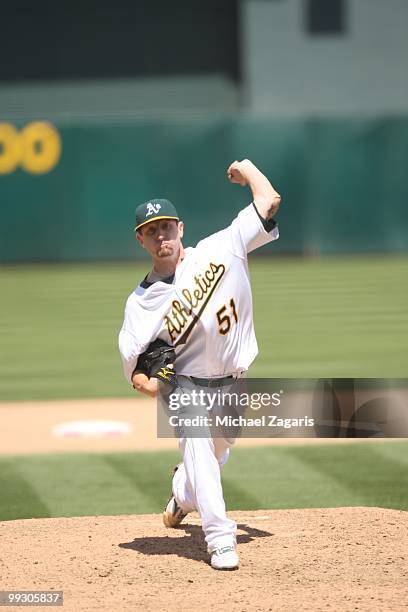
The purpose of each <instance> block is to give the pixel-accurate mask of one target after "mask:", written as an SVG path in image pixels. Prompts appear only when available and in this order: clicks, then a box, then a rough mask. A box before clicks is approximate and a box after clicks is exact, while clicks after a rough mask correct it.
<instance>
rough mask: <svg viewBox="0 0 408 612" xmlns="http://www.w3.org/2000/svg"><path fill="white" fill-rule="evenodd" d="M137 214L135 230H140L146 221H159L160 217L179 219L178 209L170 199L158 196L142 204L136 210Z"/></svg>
mask: <svg viewBox="0 0 408 612" xmlns="http://www.w3.org/2000/svg"><path fill="white" fill-rule="evenodd" d="M135 215H136V227H135V231H137V230H139V229H140V228H141V227H142V226H143V225H146V223H150V221H157V220H158V219H176V220H177V221H178V220H179V216H178V214H177V210H176V209H175V208H174V206H173V204H172V203H171V202H170V200H162V199H160V198H156V199H154V200H149V201H148V202H144V203H143V204H140V205H139V206H138V207H137V208H136V211H135Z"/></svg>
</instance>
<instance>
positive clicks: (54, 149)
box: [20, 121, 62, 174]
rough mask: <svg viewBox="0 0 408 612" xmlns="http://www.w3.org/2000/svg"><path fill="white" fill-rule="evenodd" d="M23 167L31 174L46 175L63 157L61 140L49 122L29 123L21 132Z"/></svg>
mask: <svg viewBox="0 0 408 612" xmlns="http://www.w3.org/2000/svg"><path fill="white" fill-rule="evenodd" d="M20 139H21V161H20V163H21V167H22V168H23V169H24V170H26V172H30V173H31V174H45V173H46V172H50V170H52V169H53V168H55V166H56V165H57V163H58V161H59V159H60V157H61V150H62V146H61V138H60V135H59V134H58V132H57V130H56V129H55V127H54V126H53V125H51V123H48V122H47V121H35V122H33V123H29V124H28V125H26V126H25V128H24V129H23V130H22V131H21V134H20Z"/></svg>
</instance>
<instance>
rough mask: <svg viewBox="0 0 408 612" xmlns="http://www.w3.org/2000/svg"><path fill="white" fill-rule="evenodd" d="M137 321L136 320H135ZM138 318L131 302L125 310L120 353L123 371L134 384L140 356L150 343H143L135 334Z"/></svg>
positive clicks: (120, 335) (120, 338)
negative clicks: (133, 375)
mask: <svg viewBox="0 0 408 612" xmlns="http://www.w3.org/2000/svg"><path fill="white" fill-rule="evenodd" d="M135 319H136V320H135ZM136 325H137V318H136V317H135V312H134V309H132V307H131V305H130V304H129V301H128V303H127V305H126V309H125V318H124V321H123V325H122V329H121V330H120V332H119V352H120V356H121V359H122V364H123V371H124V374H125V377H126V378H127V380H128V381H129V382H130V383H131V384H132V374H133V372H134V370H135V368H136V364H137V360H138V357H139V355H141V354H142V353H143V351H145V350H146V348H147V346H148V344H149V343H148V342H141V341H140V340H138V339H137V337H136V334H135V326H136Z"/></svg>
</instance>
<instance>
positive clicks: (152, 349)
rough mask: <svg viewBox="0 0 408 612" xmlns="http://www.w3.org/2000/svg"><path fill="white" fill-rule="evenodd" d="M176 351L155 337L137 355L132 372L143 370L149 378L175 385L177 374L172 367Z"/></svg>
mask: <svg viewBox="0 0 408 612" xmlns="http://www.w3.org/2000/svg"><path fill="white" fill-rule="evenodd" d="M175 360H176V352H175V350H174V348H173V347H172V346H170V345H169V344H167V342H165V341H164V340H161V339H160V338H157V339H156V340H154V341H153V342H151V343H150V344H149V346H148V347H147V349H146V350H145V352H144V353H142V354H141V355H139V359H138V360H137V365H136V368H135V370H134V372H143V374H146V376H148V377H149V378H157V379H158V380H161V381H162V382H164V383H168V384H169V385H171V386H172V387H177V376H176V372H175V371H174V368H173V367H168V366H169V364H174V362H175Z"/></svg>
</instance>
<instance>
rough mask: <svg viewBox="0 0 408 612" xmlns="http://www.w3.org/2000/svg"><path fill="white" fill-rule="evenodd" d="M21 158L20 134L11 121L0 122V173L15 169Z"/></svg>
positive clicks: (8, 172) (7, 172)
mask: <svg viewBox="0 0 408 612" xmlns="http://www.w3.org/2000/svg"><path fill="white" fill-rule="evenodd" d="M20 159H21V141H20V136H19V134H18V132H17V130H16V128H15V127H14V125H12V124H11V123H0V174H10V173H11V172H14V170H16V168H17V166H18V164H19V162H20Z"/></svg>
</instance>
